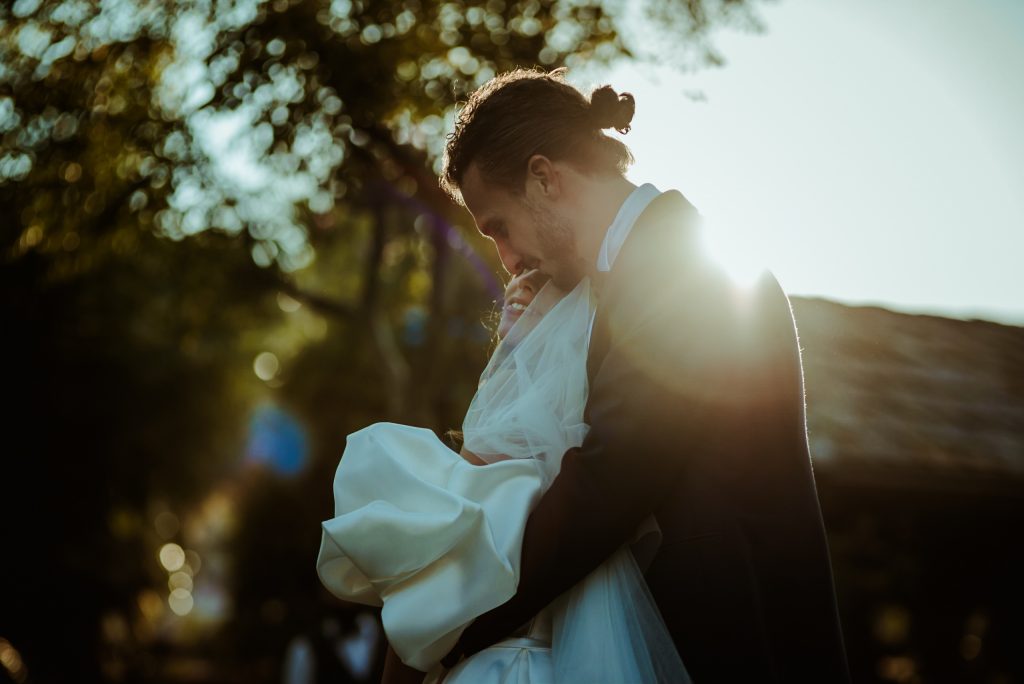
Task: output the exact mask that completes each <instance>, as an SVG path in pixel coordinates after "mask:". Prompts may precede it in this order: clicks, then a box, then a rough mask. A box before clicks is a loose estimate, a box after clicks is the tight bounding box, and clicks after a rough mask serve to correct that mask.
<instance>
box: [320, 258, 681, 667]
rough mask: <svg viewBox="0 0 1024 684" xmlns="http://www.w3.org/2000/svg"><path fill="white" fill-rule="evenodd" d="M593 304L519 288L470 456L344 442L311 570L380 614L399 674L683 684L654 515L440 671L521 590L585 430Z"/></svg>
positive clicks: (473, 417)
mask: <svg viewBox="0 0 1024 684" xmlns="http://www.w3.org/2000/svg"><path fill="white" fill-rule="evenodd" d="M594 306H595V304H594V300H593V296H592V293H591V288H590V283H589V279H586V278H585V279H583V280H582V281H580V283H579V284H578V285H576V287H575V288H574V289H573V290H572V291H571V292H565V291H562V290H559V289H557V288H556V287H555V285H554V284H553V283H551V282H544V280H543V276H542V275H541V274H540V273H539V272H537V271H529V272H525V273H521V274H520V275H518V276H516V277H514V278H513V279H512V280H511V281H510V282H509V285H508V288H507V289H506V292H505V301H504V307H503V310H502V319H501V323H500V324H499V328H498V335H499V338H500V342H499V344H498V346H497V348H496V349H495V351H494V353H493V355H492V357H491V358H490V360H489V362H488V364H487V366H486V368H485V369H484V371H483V373H482V375H481V378H480V385H479V388H478V390H477V392H476V395H475V396H474V397H473V400H472V402H471V404H470V407H469V410H468V412H467V414H466V417H465V420H464V423H463V435H464V448H463V451H462V453H461V454H457V453H455V452H454V451H452V450H451V449H449V448H448V447H447V446H446V445H445V444H444V443H443V442H441V441H440V440H439V439H438V438H437V437H436V436H435V434H434V433H433V432H432V431H430V430H427V429H423V428H416V427H410V426H406V425H398V424H394V423H377V424H374V425H371V426H369V427H367V428H365V429H363V430H360V431H359V432H356V433H353V434H351V435H349V437H348V440H347V444H346V447H345V452H344V455H343V458H342V459H341V463H340V465H339V466H338V470H337V474H336V476H335V480H334V497H335V516H334V517H333V518H331V519H330V520H327V521H325V522H324V523H323V526H322V527H323V536H322V539H321V545H320V552H319V557H318V559H317V572H318V574H319V576H320V580H321V581H322V582H323V584H324V586H326V587H327V588H328V589H329V590H330V591H331V592H332V593H333V594H335V595H336V596H338V597H339V598H341V599H344V600H346V601H353V602H357V603H363V604H367V605H372V606H380V607H381V609H382V610H381V619H382V622H383V625H384V631H385V633H386V634H387V638H388V641H389V643H390V649H389V663H388V666H387V668H386V671H388V672H390V673H391V674H395V673H396V672H397V671H398V670H399V669H400V670H402V671H404V673H405V675H409V674H411V675H413V676H416V678H417V679H423V681H426V682H438V681H441V680H442V679H443V681H444V682H446V683H447V684H452V683H455V684H461V683H484V684H486V683H488V682H494V683H498V682H524V683H525V682H529V683H537V682H542V683H543V682H578V681H586V682H688V681H689V678H688V676H687V674H686V671H685V668H684V667H683V663H682V661H681V659H680V658H679V655H678V653H677V651H676V649H675V646H674V645H673V642H672V640H671V638H670V637H669V634H668V632H667V630H666V628H665V626H664V623H663V621H662V619H661V616H660V614H659V613H658V610H657V607H656V606H655V604H654V602H653V600H652V598H651V596H650V593H649V592H648V590H647V585H646V583H645V582H644V578H643V575H642V568H643V567H645V566H646V564H647V563H648V562H649V561H650V560H651V558H653V556H654V553H655V552H656V550H657V546H658V543H659V542H660V531H659V530H658V528H657V525H656V524H655V522H654V519H653V518H650V519H649V520H648V521H647V522H645V523H644V524H643V525H641V527H640V529H638V530H637V532H636V534H635V535H634V539H633V541H632V542H631V543H630V544H627V545H626V546H624V547H622V548H621V549H620V550H619V551H618V552H616V553H615V554H614V555H613V556H612V557H610V558H609V559H608V560H606V561H605V562H604V564H603V565H601V566H600V567H598V568H597V569H596V570H595V571H594V572H593V573H591V574H590V575H589V576H588V577H586V578H585V579H584V580H583V581H581V582H580V583H579V584H577V585H576V586H575V587H573V588H572V589H570V590H569V591H567V592H566V593H565V594H563V595H562V596H560V597H559V598H558V599H556V600H555V601H554V602H552V603H551V604H550V605H549V606H547V607H546V608H545V609H544V610H542V611H541V612H540V613H538V614H537V615H536V616H535V617H534V618H533V619H532V620H530V621H529V623H527V624H525V625H523V626H522V627H521V628H520V629H518V630H516V631H515V632H514V633H513V634H511V635H509V636H508V637H507V638H506V639H505V640H503V641H501V642H499V643H497V644H495V645H494V646H492V647H490V648H487V649H484V650H483V651H480V652H478V653H476V654H475V655H473V656H471V657H469V658H467V659H464V660H462V661H461V662H459V663H458V664H457V665H455V667H453V668H452V669H451V670H448V671H446V670H445V669H444V667H443V666H442V665H441V664H440V661H441V659H442V658H443V657H444V656H445V655H446V654H447V653H448V652H449V651H450V650H451V649H452V647H453V646H454V645H455V643H456V642H457V641H458V639H459V636H460V635H461V634H462V631H463V630H464V629H465V628H466V627H467V626H468V625H469V624H470V623H471V622H472V621H473V620H474V619H475V618H476V617H478V616H479V615H482V614H483V613H486V612H487V611H489V610H491V609H493V608H495V607H497V606H499V605H501V604H503V603H505V602H506V601H508V600H509V599H510V598H512V596H513V595H514V594H515V592H516V585H517V583H518V579H519V567H520V550H521V546H522V541H523V532H524V529H525V526H526V521H527V518H528V516H529V514H530V511H531V509H532V508H533V506H534V505H535V504H536V503H537V501H538V500H539V499H540V497H541V495H542V494H543V493H544V491H545V490H546V489H547V487H548V485H550V483H551V482H552V480H553V479H554V478H555V476H556V475H557V474H558V470H559V467H560V464H561V458H562V455H563V454H564V453H565V452H566V451H567V450H568V449H569V448H571V447H574V446H579V445H580V444H581V443H582V441H583V437H584V436H585V434H586V432H587V430H588V426H587V425H586V423H585V422H584V419H583V409H584V405H585V403H586V398H587V373H586V349H587V343H588V341H587V340H588V332H589V330H588V328H589V324H590V321H591V318H592V316H593V312H594ZM394 657H397V658H398V659H400V660H401V662H402V663H404V664H405V666H404V667H403V666H400V665H397V663H395V662H393V661H392V659H393V658H394ZM396 668H397V669H396ZM409 668H412V669H411V670H410V669H409ZM424 673H425V674H424ZM386 678H387V677H386Z"/></svg>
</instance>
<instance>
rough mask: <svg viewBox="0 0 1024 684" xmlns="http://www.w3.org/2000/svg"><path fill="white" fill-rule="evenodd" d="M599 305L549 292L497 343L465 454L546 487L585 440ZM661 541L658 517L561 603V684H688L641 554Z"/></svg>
mask: <svg viewBox="0 0 1024 684" xmlns="http://www.w3.org/2000/svg"><path fill="white" fill-rule="evenodd" d="M594 307H595V298H594V295H593V292H592V289H591V286H590V280H589V279H588V278H584V279H583V280H582V281H581V282H580V283H579V284H578V285H577V286H576V287H575V288H574V289H573V290H572V291H570V292H565V291H564V290H560V289H558V288H557V287H555V285H554V284H553V283H551V282H548V283H547V284H545V285H544V286H543V287H542V288H541V290H540V291H539V292H538V293H537V295H536V297H535V298H534V300H533V301H532V302H531V304H530V305H529V306H528V307H527V309H526V310H525V311H524V312H523V313H522V314H521V316H520V318H519V320H518V321H516V323H515V324H514V325H513V326H512V328H511V329H510V330H509V332H508V334H507V335H506V336H505V338H504V339H503V340H502V341H501V342H500V343H499V345H498V347H497V348H496V349H495V352H494V354H493V355H492V356H491V359H490V361H489V362H488V364H487V366H486V368H485V369H484V372H483V373H482V374H481V378H480V386H479V388H478V390H477V393H476V395H475V396H474V398H473V401H472V403H471V404H470V407H469V410H468V412H467V414H466V418H465V421H464V423H463V435H464V440H465V442H464V443H465V447H466V448H467V449H469V450H470V451H472V452H473V453H475V454H476V455H477V456H479V457H480V458H482V459H483V460H484V461H487V462H494V461H498V460H503V459H509V458H514V459H536V460H538V461H539V462H540V463H541V465H542V468H541V471H542V476H543V481H544V488H545V489H546V488H547V486H549V485H550V483H551V482H552V481H553V480H554V478H555V477H556V476H557V474H558V471H559V468H560V466H561V459H562V455H563V454H564V453H565V452H566V450H568V449H569V448H571V447H574V446H579V445H580V444H581V443H582V442H583V438H584V436H585V435H586V433H587V430H588V426H587V425H586V423H585V422H584V420H583V411H584V406H585V404H586V400H587V369H586V358H587V346H588V337H589V334H590V324H591V321H592V317H593V313H594ZM658 541H660V532H659V531H658V529H657V524H656V523H655V522H654V519H653V518H651V519H649V520H648V521H646V523H645V524H644V525H642V526H641V529H639V530H638V531H637V534H636V536H635V538H634V540H633V543H632V544H627V545H625V546H623V547H622V548H621V549H619V550H618V551H617V552H616V553H615V554H613V555H612V556H611V557H610V558H609V559H608V560H607V561H605V562H604V563H603V564H602V565H601V566H599V567H598V568H597V569H596V570H594V571H593V572H592V573H591V574H590V575H588V576H587V577H586V578H585V579H584V580H583V581H581V582H580V583H578V584H577V585H576V586H575V587H573V588H572V589H570V590H569V591H567V592H566V593H565V594H563V595H562V596H560V597H559V598H558V599H556V601H555V602H554V604H553V606H552V607H553V640H552V656H553V659H554V666H555V667H554V669H555V675H556V681H558V682H583V681H585V682H616V683H620V682H672V683H677V682H684V683H686V682H690V678H689V676H688V675H687V672H686V668H685V667H684V665H683V662H682V660H681V658H680V656H679V653H678V652H677V650H676V648H675V645H674V643H673V642H672V639H671V637H670V635H669V633H668V630H667V628H666V627H665V623H664V621H663V620H662V617H661V614H660V613H659V612H658V608H657V605H656V604H655V603H654V600H653V598H652V597H651V594H650V591H649V590H648V588H647V583H646V582H645V580H644V577H643V573H642V571H641V567H640V565H639V564H638V560H637V559H638V558H639V559H640V562H642V563H643V562H649V560H650V555H648V554H645V553H640V550H641V548H647V549H649V548H650V547H651V543H652V542H653V543H654V544H655V545H656V543H657V542H658Z"/></svg>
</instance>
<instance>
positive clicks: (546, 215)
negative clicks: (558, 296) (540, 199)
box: [528, 205, 587, 292]
mask: <svg viewBox="0 0 1024 684" xmlns="http://www.w3.org/2000/svg"><path fill="white" fill-rule="evenodd" d="M528 209H529V211H530V214H531V216H532V219H533V224H534V226H535V228H536V231H537V245H538V247H539V249H540V251H541V254H540V255H539V256H540V259H541V260H542V263H541V264H540V270H541V272H543V273H544V274H545V275H547V276H548V277H550V278H551V282H552V283H553V284H554V285H555V286H556V287H558V288H559V289H562V290H565V291H566V292H568V291H570V290H572V289H573V288H574V287H576V285H577V283H579V282H580V280H582V279H583V276H585V275H586V272H587V269H586V265H585V264H584V263H583V261H582V260H581V259H580V256H579V252H578V248H577V242H576V234H575V233H574V232H573V230H572V228H571V227H570V226H569V225H568V224H567V223H566V222H565V221H563V220H561V219H560V218H559V217H558V216H557V215H555V214H554V213H553V212H552V211H550V210H549V209H546V208H542V207H538V206H534V205H529V206H528Z"/></svg>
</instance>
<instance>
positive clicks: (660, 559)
mask: <svg viewBox="0 0 1024 684" xmlns="http://www.w3.org/2000/svg"><path fill="white" fill-rule="evenodd" d="M698 224H699V217H698V214H697V212H696V210H695V209H694V208H693V207H692V205H690V203H689V202H687V201H686V199H685V198H684V197H683V196H682V195H681V194H679V193H678V192H669V193H666V194H664V195H662V196H660V197H659V198H657V199H656V200H654V201H653V202H652V203H651V205H650V206H649V207H648V208H647V210H646V211H645V212H644V213H643V214H642V215H641V216H640V218H639V219H638V221H637V224H636V225H635V226H634V228H633V231H632V233H631V234H630V236H629V238H628V239H627V240H626V242H625V244H624V245H623V248H622V250H621V252H620V254H619V255H618V257H617V259H616V261H615V264H614V266H613V268H612V271H611V272H610V273H609V274H607V277H606V279H605V282H604V283H603V285H602V287H601V291H600V296H599V301H598V307H597V317H596V320H595V324H594V330H593V334H592V339H591V344H590V351H589V355H588V359H587V365H588V375H589V378H590V388H589V396H588V402H587V409H586V420H587V423H588V424H590V426H591V429H590V432H589V433H588V435H587V437H586V439H585V440H584V442H583V444H582V446H580V447H579V448H577V449H572V450H571V451H570V452H569V453H567V454H566V455H565V458H564V460H563V462H562V469H561V472H560V473H559V475H558V477H557V478H556V479H555V481H554V482H553V483H552V485H551V488H550V489H549V490H548V491H547V492H546V493H545V495H544V496H543V498H542V499H541V501H540V502H539V503H538V505H537V507H536V508H535V509H534V511H533V512H532V513H531V516H530V519H529V521H528V524H527V527H526V531H525V537H524V542H523V551H522V567H521V576H520V583H519V587H518V591H517V594H516V595H515V597H513V598H512V599H511V600H510V601H508V602H507V603H505V604H504V605H502V606H499V607H498V608H496V609H494V610H492V611H490V612H489V613H486V614H485V615H482V616H481V617H480V618H478V619H477V620H476V621H475V622H474V623H473V624H472V625H470V627H469V628H468V629H467V630H466V631H465V633H464V634H463V636H462V639H461V640H460V642H459V644H458V646H457V647H456V649H455V651H453V654H460V653H464V654H467V655H468V654H472V653H474V652H476V651H478V650H480V649H482V648H485V647H487V646H489V645H491V644H492V643H494V642H496V641H498V640H500V639H501V638H503V637H504V636H506V635H507V634H509V633H510V632H511V631H513V630H514V629H515V628H516V627H518V626H519V625H521V624H523V623H525V622H526V621H527V620H529V619H530V617H532V616H533V615H534V614H536V613H537V612H538V611H540V610H541V609H542V608H544V607H545V606H546V605H547V604H548V603H549V602H551V601H552V600H553V599H554V598H556V597H557V596H558V595H559V594H561V593H562V592H563V591H565V590H566V589H568V588H569V587H571V586H572V585H574V584H575V583H577V582H578V581H580V580H581V579H582V578H583V577H585V576H586V575H587V574H588V573H589V572H590V571H592V570H593V569H595V568H596V567H597V566H598V565H599V564H600V563H601V562H602V561H603V560H604V559H605V558H607V557H608V556H609V555H610V554H611V553H612V552H613V551H615V550H616V549H618V548H619V547H620V546H621V545H622V544H623V543H625V542H626V541H627V540H628V539H629V538H630V536H631V534H632V533H633V531H634V530H635V529H636V527H637V525H638V524H639V523H640V522H641V521H642V520H644V518H645V517H646V516H648V515H649V514H651V513H653V514H654V515H655V517H656V519H657V521H658V523H659V525H660V527H661V530H662V533H663V535H664V540H663V544H662V546H661V549H660V550H659V552H658V555H657V556H656V557H655V559H654V561H653V562H652V564H651V566H650V567H649V569H648V571H647V581H648V584H649V586H650V589H651V592H652V594H653V595H654V598H655V601H656V602H657V604H658V607H659V609H660V611H661V613H662V615H663V617H664V618H665V622H666V624H667V626H668V629H669V631H670V633H671V635H672V638H673V640H674V641H675V644H676V647H677V648H678V650H679V653H680V655H681V656H682V659H683V663H684V664H685V665H686V667H687V669H688V670H689V672H690V674H691V676H692V678H693V680H694V682H695V683H696V684H707V683H709V682H759V683H761V682H787V683H792V682H815V683H817V684H822V683H826V682H847V681H849V674H848V670H847V665H846V656H845V652H844V648H843V642H842V636H841V631H840V626H839V618H838V613H837V610H836V601H835V593H834V588H833V581H832V570H831V564H830V561H829V555H828V547H827V543H826V539H825V532H824V527H823V524H822V519H821V512H820V508H819V505H818V498H817V493H816V490H815V485H814V477H813V474H812V472H811V461H810V457H809V453H808V447H807V438H806V430H805V422H804V394H803V377H802V371H801V365H800V352H799V347H798V345H797V339H796V333H795V328H794V324H793V318H792V314H791V311H790V307H789V301H788V299H787V298H786V296H785V294H783V292H782V290H781V289H780V288H779V286H778V284H777V283H776V282H775V280H774V278H772V277H771V276H770V275H767V274H766V275H765V276H764V277H763V278H762V279H761V280H760V282H758V283H757V285H755V286H753V287H752V288H750V289H747V290H743V289H740V288H737V287H736V286H734V285H733V284H732V283H731V281H730V280H729V279H728V278H726V277H725V276H724V275H723V273H722V272H721V271H720V269H718V268H717V267H716V265H715V264H713V263H712V262H710V261H709V260H708V259H706V258H705V256H704V255H703V253H702V250H701V247H700V241H699V235H698V233H699V230H698ZM599 647H600V645H599V644H595V648H599Z"/></svg>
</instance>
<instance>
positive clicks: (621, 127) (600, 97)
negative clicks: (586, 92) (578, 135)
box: [590, 86, 636, 133]
mask: <svg viewBox="0 0 1024 684" xmlns="http://www.w3.org/2000/svg"><path fill="white" fill-rule="evenodd" d="M634 112H636V102H635V101H634V100H633V95H632V94H630V93H622V94H621V95H620V94H618V93H616V92H615V91H614V90H612V87H611V86H601V87H600V88H598V89H596V90H595V91H594V92H592V93H591V94H590V116H591V120H592V121H593V122H594V125H595V126H596V127H598V128H614V129H615V130H617V131H618V132H619V133H629V123H630V122H631V121H632V120H633V113H634Z"/></svg>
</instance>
